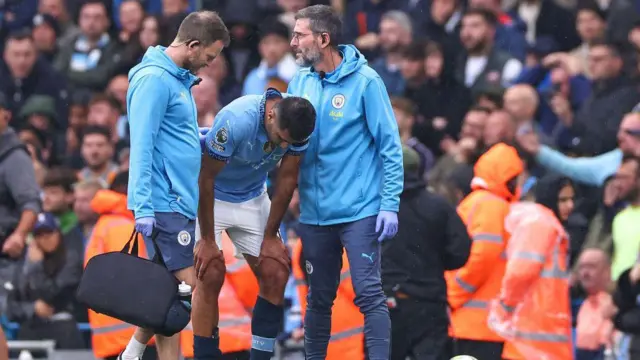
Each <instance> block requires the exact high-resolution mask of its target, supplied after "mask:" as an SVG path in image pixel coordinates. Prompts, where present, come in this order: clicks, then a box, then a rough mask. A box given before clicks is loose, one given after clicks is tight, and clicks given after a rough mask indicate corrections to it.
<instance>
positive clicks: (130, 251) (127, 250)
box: [120, 229, 167, 268]
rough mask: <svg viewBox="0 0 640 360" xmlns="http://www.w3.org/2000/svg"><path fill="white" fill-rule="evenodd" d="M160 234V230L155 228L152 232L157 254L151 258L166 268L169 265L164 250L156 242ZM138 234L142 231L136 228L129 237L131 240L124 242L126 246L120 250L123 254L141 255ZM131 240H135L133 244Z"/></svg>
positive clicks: (152, 240)
mask: <svg viewBox="0 0 640 360" xmlns="http://www.w3.org/2000/svg"><path fill="white" fill-rule="evenodd" d="M158 234H159V232H158V231H157V230H156V229H153V232H152V233H151V242H152V243H153V249H154V250H155V252H156V255H155V256H154V257H153V259H151V261H153V262H154V263H156V264H159V265H162V266H163V267H164V268H166V267H167V265H166V264H165V263H164V258H163V256H162V252H161V251H160V247H159V246H158V243H157V242H156V238H157V237H158ZM138 235H140V233H139V232H138V231H136V230H135V229H134V230H133V232H132V233H131V236H130V237H129V241H127V243H126V244H124V247H123V248H122V250H120V252H121V253H123V254H130V255H133V256H136V257H139V256H138ZM131 241H133V244H131ZM129 244H131V248H129Z"/></svg>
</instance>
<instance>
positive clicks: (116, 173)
mask: <svg viewBox="0 0 640 360" xmlns="http://www.w3.org/2000/svg"><path fill="white" fill-rule="evenodd" d="M319 3H322V4H326V5H331V6H333V7H334V8H335V9H336V11H338V12H340V13H341V14H342V17H343V22H344V34H343V39H342V40H343V41H342V42H344V43H353V44H355V45H356V46H357V47H358V49H359V50H360V51H361V52H362V53H363V54H364V55H365V56H366V58H367V60H368V62H369V65H370V66H372V67H373V68H374V69H375V70H376V71H377V72H378V74H379V75H380V76H381V77H382V79H383V80H384V83H385V85H386V86H387V90H388V93H389V96H390V97H391V101H392V105H393V109H394V113H395V116H396V120H397V122H398V128H399V131H400V136H401V139H402V141H403V143H404V145H406V146H407V147H410V148H412V149H413V151H415V153H417V155H418V158H417V163H418V172H419V177H420V180H421V182H420V183H421V184H427V186H428V187H429V190H430V191H432V192H434V193H437V194H440V195H442V196H444V197H446V199H447V200H448V201H449V202H450V203H451V204H452V205H453V206H457V204H458V203H459V202H460V201H461V200H462V199H463V198H464V197H465V196H466V195H468V194H469V193H470V192H471V185H470V184H471V179H472V178H473V175H474V169H473V167H474V164H475V163H476V161H477V160H478V158H479V157H480V156H481V155H482V154H483V153H484V152H485V151H486V149H488V148H490V147H491V146H492V145H495V144H497V143H500V142H504V143H508V144H514V145H515V146H517V148H518V149H519V151H520V153H521V154H522V155H523V157H524V158H525V160H526V161H525V163H526V170H525V175H526V176H525V177H526V181H525V182H524V185H523V187H522V191H521V196H522V198H523V199H526V198H528V197H529V198H533V197H535V194H536V192H540V190H539V187H538V186H537V185H538V184H539V183H540V184H547V187H546V188H545V191H546V195H547V196H550V197H551V198H553V200H552V201H551V202H554V201H555V202H557V203H561V202H564V203H565V205H566V206H564V207H563V209H564V210H563V211H562V216H558V217H559V219H560V220H561V223H562V225H563V227H564V229H565V230H566V232H567V233H568V234H569V235H570V251H569V264H570V266H571V267H572V269H573V271H572V274H571V276H570V279H569V282H570V285H571V291H570V293H569V294H567V296H568V297H569V298H570V300H571V305H572V311H571V314H569V315H570V316H571V319H572V327H573V328H574V339H575V341H574V344H575V347H576V353H575V356H574V358H576V359H603V358H604V357H605V356H614V357H615V358H619V359H636V358H638V359H640V337H636V336H637V335H640V305H639V304H640V302H637V301H636V295H637V293H638V292H640V288H637V287H636V286H635V285H636V284H637V282H638V280H640V265H638V264H640V262H639V256H638V254H639V253H640V236H639V235H638V234H640V109H634V107H635V106H636V105H637V104H638V103H639V102H640V1H636V0H505V1H501V0H346V1H343V0H331V1H328V0H327V1H310V0H236V1H230V0H0V53H2V59H0V238H2V239H5V246H4V247H3V249H2V250H3V254H4V255H3V257H2V258H0V265H1V266H0V283H2V284H4V286H3V287H2V289H0V312H1V313H2V316H3V320H2V322H3V326H4V327H5V331H6V333H7V337H8V338H10V339H55V340H56V344H57V345H56V346H57V347H59V348H66V349H75V348H92V349H93V352H94V354H95V356H96V357H97V358H110V357H113V356H117V354H118V353H119V352H120V351H122V350H123V349H124V347H125V346H126V343H127V341H128V339H129V336H130V335H131V331H132V329H130V328H124V327H117V326H110V324H109V323H108V320H104V319H98V320H95V318H94V319H93V321H91V322H90V321H89V320H90V319H89V317H90V316H89V315H88V312H87V309H86V308H83V307H82V306H80V305H79V304H77V303H76V301H75V300H74V291H75V288H76V287H77V285H78V283H79V281H80V277H81V274H82V269H83V265H84V264H85V263H86V261H88V259H89V258H91V257H92V256H95V255H96V254H100V253H104V252H107V251H117V250H119V249H120V248H121V247H122V245H123V244H124V242H126V240H127V239H128V235H129V234H128V232H129V233H130V231H131V229H132V228H133V217H132V215H131V214H130V213H129V212H128V211H127V210H126V187H127V174H128V168H129V166H130V164H129V156H128V154H129V143H128V118H127V113H126V93H127V88H128V79H127V73H128V71H129V69H131V67H133V66H134V65H135V64H136V63H137V62H138V61H139V60H140V59H141V57H142V55H143V54H144V52H145V50H146V49H147V48H148V47H150V46H156V45H164V46H166V45H168V44H169V42H170V41H171V40H172V39H173V38H174V36H175V34H176V32H177V28H178V26H179V24H180V22H181V21H182V19H183V18H184V17H185V16H186V14H188V13H189V12H191V11H194V10H198V9H208V10H215V11H218V12H219V13H220V14H221V16H222V18H223V19H224V21H225V23H226V24H227V26H228V27H229V29H230V32H231V39H232V40H231V45H230V46H229V48H227V49H225V50H224V52H223V53H222V55H221V56H220V57H219V58H217V59H216V60H215V61H214V63H213V64H212V65H211V66H209V67H208V68H205V69H204V70H202V73H200V74H198V75H199V77H201V78H202V82H201V83H200V84H199V85H198V86H195V87H194V88H193V95H194V98H195V102H196V106H197V112H198V123H199V125H200V126H211V124H212V123H213V121H214V118H215V115H216V113H217V112H218V111H219V110H220V109H221V108H222V107H223V106H225V105H226V104H228V103H229V102H231V101H232V100H234V99H236V98H237V97H239V96H241V95H244V94H262V93H263V92H264V91H265V89H266V88H268V87H274V88H277V89H279V90H281V91H286V89H287V83H288V82H289V81H290V80H291V78H292V77H293V76H294V74H295V73H296V71H297V66H296V64H295V59H294V57H293V55H292V54H291V51H290V50H291V49H290V46H289V41H290V37H291V30H292V27H293V24H294V14H295V12H296V11H298V10H300V9H302V8H304V7H306V6H309V5H313V4H319ZM131 166H135V164H132V165H131ZM553 174H556V175H553ZM557 174H560V175H562V176H563V178H562V179H563V180H558V181H557V182H556V183H554V182H553V181H549V179H550V177H552V176H557ZM545 179H546V180H545ZM563 181H564V182H563ZM566 181H569V182H570V184H571V185H572V189H573V190H574V191H573V193H572V194H570V195H567V194H565V193H564V192H562V191H561V190H562V189H564V185H563V184H566V183H567V182H566ZM550 183H551V184H553V185H552V186H548V185H549V184H550ZM536 189H537V191H536ZM563 194H564V195H563ZM297 202H298V200H297V196H294V199H293V201H292V202H291V205H290V209H289V213H288V214H287V216H286V219H285V221H284V223H283V230H284V231H283V235H286V236H285V237H286V238H287V239H286V241H287V243H288V244H289V245H290V246H291V248H292V249H293V248H294V247H295V246H296V244H297V241H298V239H297V234H296V226H297V216H298V214H299V208H298V203H297ZM28 211H32V212H35V213H38V214H40V213H41V212H42V213H41V214H40V215H39V216H38V219H37V221H36V227H35V228H34V229H16V228H15V227H16V224H17V223H18V221H19V219H20V218H21V217H22V216H23V215H24V213H25V212H28ZM399 221H400V223H402V222H403V221H405V219H403V218H402V214H401V216H400V219H399ZM122 226H124V228H123V227H122ZM114 229H116V230H117V231H114ZM123 229H124V230H123ZM18 230H19V231H18ZM423 235H424V236H425V237H428V236H429V234H423ZM26 237H28V238H29V240H28V241H27V243H28V245H27V246H26V248H25V249H24V251H22V249H21V248H20V247H13V245H11V244H15V243H16V242H17V240H22V239H24V238H26ZM9 240H12V241H9ZM391 241H394V240H391ZM7 244H9V245H7ZM425 261H426V260H425ZM294 262H295V261H294ZM386 266H393V264H392V265H386ZM294 272H296V271H295V269H294ZM298 280H300V279H298ZM241 283H242V282H239V284H240V285H238V286H239V287H241V286H242V284H241ZM621 283H624V284H626V285H628V286H620V284H621ZM616 284H618V286H616ZM235 285H236V283H234V286H235ZM253 285H255V284H253ZM253 285H252V286H253ZM297 285H300V282H299V281H298V282H296V281H295V280H294V279H293V276H292V281H291V288H292V291H290V292H289V294H288V299H289V306H290V307H289V311H288V312H287V319H286V320H287V321H286V322H285V324H286V325H285V328H284V329H283V333H282V337H281V339H282V340H283V344H285V343H286V344H290V343H291V341H293V342H296V341H298V342H299V341H300V340H301V339H302V337H303V334H302V330H301V315H300V312H301V307H300V301H301V299H300V296H299V292H298V291H296V286H297ZM622 290H624V291H625V292H624V293H621V291H622ZM234 291H236V292H237V293H238V294H240V293H242V292H243V290H242V289H240V288H237V289H235V290H234ZM445 295H446V294H445ZM239 296H240V295H239ZM249 298H251V297H249ZM254 299H255V297H254ZM302 300H303V301H304V299H302ZM347 303H348V302H347ZM249 305H250V304H249ZM345 306H347V305H345ZM341 309H342V308H341ZM348 311H353V310H352V309H346V310H335V309H334V316H336V315H341V316H343V315H344V316H346V315H345V314H349V313H348ZM356 312H357V309H356ZM247 314H249V315H250V311H248V312H247ZM105 321H106V322H105ZM423 325H424V326H426V325H427V324H423ZM117 339H120V340H117ZM285 340H289V341H287V342H285ZM636 340H637V341H636ZM358 341H359V342H362V337H360V338H359V340H358ZM114 344H115V345H114ZM360 345H361V344H360ZM249 346H250V345H249ZM247 349H248V347H247ZM236 350H242V349H236ZM185 356H188V354H185ZM338 358H339V357H338ZM145 359H147V358H146V357H145ZM349 359H351V358H349ZM354 359H355V358H354ZM416 360H419V358H417V359H416Z"/></svg>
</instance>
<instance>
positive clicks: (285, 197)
mask: <svg viewBox="0 0 640 360" xmlns="http://www.w3.org/2000/svg"><path fill="white" fill-rule="evenodd" d="M283 175H284V176H283ZM297 185H298V173H297V171H296V172H295V174H281V176H280V177H278V182H277V183H276V192H275V194H274V196H273V199H272V200H271V210H270V211H269V218H268V220H267V226H266V227H265V231H264V233H265V237H270V236H276V235H277V234H278V229H279V228H280V224H281V223H282V219H283V218H284V214H285V213H286V212H287V209H288V208H289V203H290V202H291V198H292V197H293V192H294V191H295V190H296V186H297Z"/></svg>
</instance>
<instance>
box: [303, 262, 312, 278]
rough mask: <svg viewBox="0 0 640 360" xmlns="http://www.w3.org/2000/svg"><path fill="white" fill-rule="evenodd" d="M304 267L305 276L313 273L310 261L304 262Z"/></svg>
mask: <svg viewBox="0 0 640 360" xmlns="http://www.w3.org/2000/svg"><path fill="white" fill-rule="evenodd" d="M305 267H306V268H307V269H306V270H307V274H309V275H311V274H312V273H313V265H311V261H309V260H307V261H305Z"/></svg>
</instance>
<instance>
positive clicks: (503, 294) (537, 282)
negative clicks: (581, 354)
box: [489, 202, 573, 360]
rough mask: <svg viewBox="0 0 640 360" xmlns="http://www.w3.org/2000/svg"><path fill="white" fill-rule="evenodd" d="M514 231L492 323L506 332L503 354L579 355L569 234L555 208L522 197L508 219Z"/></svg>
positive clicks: (547, 359) (556, 359)
mask: <svg viewBox="0 0 640 360" xmlns="http://www.w3.org/2000/svg"><path fill="white" fill-rule="evenodd" d="M505 227H506V229H507V231H509V232H510V233H511V238H510V240H509V245H508V247H507V267H506V270H505V274H504V277H503V279H502V288H501V290H500V294H499V296H497V297H496V299H495V300H494V301H492V303H491V307H490V312H489V327H490V328H492V329H493V330H494V331H495V332H496V333H498V334H499V335H500V336H502V337H503V338H505V339H506V340H507V341H506V342H505V347H504V351H503V353H502V356H503V358H505V359H509V360H520V359H522V360H525V359H540V360H566V359H571V358H572V356H573V349H572V345H571V305H570V299H569V266H568V252H569V238H568V236H567V234H566V232H565V230H564V228H563V226H562V224H560V222H559V221H558V219H557V218H556V216H555V214H554V213H553V211H551V210H550V209H547V208H546V207H544V206H542V205H540V204H536V203H531V202H521V203H517V204H513V205H512V206H511V211H510V213H509V215H508V216H507V218H506V220H505Z"/></svg>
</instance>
